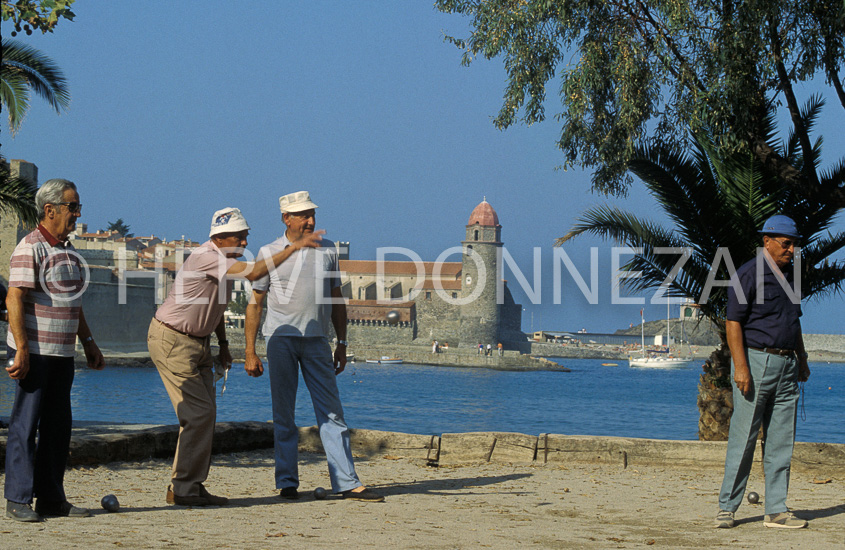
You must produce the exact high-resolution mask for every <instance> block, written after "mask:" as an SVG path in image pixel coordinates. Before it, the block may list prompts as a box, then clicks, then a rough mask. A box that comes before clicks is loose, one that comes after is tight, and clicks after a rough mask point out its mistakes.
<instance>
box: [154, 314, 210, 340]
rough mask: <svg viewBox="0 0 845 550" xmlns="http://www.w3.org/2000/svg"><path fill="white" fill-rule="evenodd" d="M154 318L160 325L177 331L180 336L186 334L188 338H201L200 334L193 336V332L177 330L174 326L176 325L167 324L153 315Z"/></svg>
mask: <svg viewBox="0 0 845 550" xmlns="http://www.w3.org/2000/svg"><path fill="white" fill-rule="evenodd" d="M154 319H155V320H156V321H158V322H159V323H161V324H162V325H164V326H166V327H167V328H169V329H170V330H172V331H173V332H178V333H179V334H181V335H182V336H187V337H188V338H196V339H198V340H202V337H201V336H194V335H193V334H188V333H187V332H182V331H181V330H179V329H178V328H176V327H174V326H172V325H168V324H167V323H165V322H164V321H162V320H161V319H159V318H158V317H154Z"/></svg>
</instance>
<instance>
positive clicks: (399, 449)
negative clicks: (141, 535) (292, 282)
mask: <svg viewBox="0 0 845 550" xmlns="http://www.w3.org/2000/svg"><path fill="white" fill-rule="evenodd" d="M141 428H142V429H133V427H132V426H122V425H102V426H101V427H99V428H98V426H96V425H95V426H88V427H86V428H81V429H80V428H75V429H74V436H73V438H72V440H71V450H70V459H69V463H70V464H72V465H90V464H99V463H106V462H116V461H127V460H143V459H148V458H168V457H171V456H173V451H174V449H175V447H176V438H177V436H178V432H179V427H178V426H176V425H172V426H155V427H141ZM350 433H351V441H352V452H353V453H354V454H355V455H356V456H370V457H372V456H389V457H395V458H407V459H416V460H423V461H426V462H427V463H428V464H431V465H439V466H458V465H463V464H479V463H500V464H516V463H530V464H538V465H542V464H566V463H570V462H588V463H604V464H618V465H619V466H620V467H621V468H627V467H628V466H639V465H661V464H665V465H671V466H684V467H686V468H690V469H695V468H722V467H723V466H724V462H725V450H726V442H710V441H670V440H660V439H637V438H625V437H592V436H578V435H560V434H540V435H536V436H534V435H526V434H520V433H508V432H476V433H453V434H449V433H447V434H443V435H440V436H437V435H418V434H405V433H396V432H383V431H377V430H350ZM272 446H273V426H272V424H271V423H269V422H221V423H218V424H217V429H216V431H215V437H214V453H216V454H220V453H234V452H242V451H249V450H253V449H264V448H271V447H272ZM5 448H6V434H5V430H3V432H2V434H0V461H4V460H5V456H6V453H5ZM299 450H300V451H303V452H314V453H322V452H323V447H322V443H321V442H320V435H319V431H318V429H317V427H316V426H310V427H303V428H300V429H299ZM761 459H762V456H761V452H760V447H759V446H758V448H757V452H756V454H755V457H754V462H755V464H756V465H757V467H760V466H761V464H762V462H761ZM2 465H3V464H2V463H0V466H2ZM792 468H793V469H795V470H801V471H813V472H816V471H817V472H819V473H820V474H823V475H837V476H841V475H845V445H841V444H830V443H800V442H799V443H796V444H795V452H794V455H793V460H792Z"/></svg>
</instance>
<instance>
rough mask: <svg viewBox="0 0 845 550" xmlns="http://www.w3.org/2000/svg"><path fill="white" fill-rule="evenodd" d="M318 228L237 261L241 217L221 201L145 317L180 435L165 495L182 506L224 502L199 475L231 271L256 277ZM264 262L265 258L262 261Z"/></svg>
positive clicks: (310, 243) (207, 460)
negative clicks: (205, 235)
mask: <svg viewBox="0 0 845 550" xmlns="http://www.w3.org/2000/svg"><path fill="white" fill-rule="evenodd" d="M322 233H323V232H320V233H315V234H313V235H311V236H306V237H304V238H302V239H300V240H299V241H297V242H296V243H293V244H292V246H291V247H289V248H288V249H286V250H283V251H280V252H279V253H278V254H275V255H274V256H272V258H270V260H269V262H264V261H261V262H256V263H252V262H240V261H237V260H236V258H238V257H240V256H242V255H243V251H244V249H245V248H246V246H247V235H248V234H249V225H247V223H246V220H245V219H244V217H243V215H242V214H241V211H240V210H238V209H237V208H224V209H222V210H218V211H217V212H215V213H214V216H213V217H212V219H211V231H210V233H209V240H208V241H206V242H205V243H204V244H203V245H202V246H200V247H199V248H197V249H196V250H195V251H194V252H192V253H191V255H190V256H188V259H187V260H186V261H185V263H184V264H183V265H182V268H181V269H180V270H179V272H178V273H177V274H176V280H175V281H174V283H173V288H172V289H171V291H170V294H169V295H168V296H167V299H166V300H165V301H164V303H163V304H162V305H161V307H160V308H159V309H158V311H157V312H156V314H155V317H153V320H152V321H151V322H150V330H149V334H148V336H147V345H148V347H149V350H150V357H151V358H152V360H153V362H154V363H155V365H156V368H157V369H158V372H159V375H160V376H161V380H162V382H164V387H165V389H166V390H167V394H168V395H169V396H170V401H171V402H172V403H173V408H174V410H175V411H176V417H177V418H178V419H179V440H178V442H177V443H176V456H175V457H174V459H173V472H172V476H171V484H170V486H169V487H168V488H167V496H166V501H167V502H168V503H169V504H178V505H183V506H208V505H223V504H226V503H227V502H228V499H227V498H225V497H221V496H215V495H212V494H211V493H209V492H208V491H207V490H206V488H205V486H204V485H203V483H204V482H205V480H206V478H208V470H209V467H210V465H211V444H212V439H213V437H214V424H215V421H216V416H217V403H216V400H215V393H214V385H213V384H214V369H213V363H212V357H211V350H210V344H211V342H210V338H211V333H212V332H213V333H215V335H216V336H217V342H218V344H219V345H220V360H221V362H222V363H223V364H224V365H225V367H226V368H229V366H230V365H231V362H232V356H231V354H230V353H229V342H228V341H227V340H226V327H225V325H224V323H223V313H224V312H225V311H226V306H227V304H228V303H229V301H230V299H231V290H232V289H231V283H230V281H229V279H235V278H240V279H247V280H249V281H254V280H256V279H259V278H262V277H264V276H265V275H267V273H268V270H269V268H271V267H273V266H275V265H278V264H281V263H282V262H283V261H285V260H286V259H287V258H288V257H289V256H290V255H291V254H293V253H294V252H295V251H296V250H299V249H301V248H305V247H311V248H314V247H317V246H319V243H320V240H321V238H322ZM268 264H269V265H268Z"/></svg>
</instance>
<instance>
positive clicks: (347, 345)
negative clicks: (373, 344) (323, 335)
mask: <svg viewBox="0 0 845 550" xmlns="http://www.w3.org/2000/svg"><path fill="white" fill-rule="evenodd" d="M341 344H343V345H344V346H346V347H349V342H347V341H346V340H338V341H337V345H338V346H339V345H341Z"/></svg>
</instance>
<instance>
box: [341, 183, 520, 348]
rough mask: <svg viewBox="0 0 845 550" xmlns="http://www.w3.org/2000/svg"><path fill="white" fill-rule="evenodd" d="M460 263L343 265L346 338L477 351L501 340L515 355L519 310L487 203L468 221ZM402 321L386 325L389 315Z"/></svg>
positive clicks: (498, 231)
mask: <svg viewBox="0 0 845 550" xmlns="http://www.w3.org/2000/svg"><path fill="white" fill-rule="evenodd" d="M461 249H462V254H461V261H460V262H442V263H440V264H437V263H436V262H421V263H415V262H413V261H404V262H403V261H384V262H381V264H379V262H376V261H360V260H349V259H343V258H345V256H344V255H341V258H342V259H341V261H340V270H341V272H343V276H342V277H341V282H342V285H343V286H342V290H343V295H344V297H346V298H347V299H348V316H349V321H348V325H349V326H348V339H349V341H350V343H351V344H352V345H354V344H355V343H361V344H388V343H395V344H410V343H414V344H425V345H430V344H431V342H432V341H433V340H437V341H438V342H440V343H441V344H448V345H449V346H459V347H463V348H474V347H477V346H478V344H483V345H485V346H486V345H487V344H492V345H493V347H496V345H497V343H499V342H501V343H502V344H503V345H504V347H505V348H506V349H518V347H519V344H520V343H522V342H524V341H525V335H524V334H523V333H522V329H521V326H520V325H521V322H522V306H521V305H520V304H517V303H515V302H514V299H513V296H512V295H511V292H510V290H509V289H508V285H507V282H506V281H504V280H503V279H502V263H501V250H502V226H501V225H500V224H499V216H498V215H497V214H496V211H495V210H494V209H493V207H492V206H491V205H490V203H488V202H487V200H486V199H485V200H483V201H482V202H481V203H480V204H479V205H478V206H476V207H475V208H474V209H473V211H472V213H471V214H470V216H469V221H468V223H467V225H466V231H465V234H464V240H463V241H462V242H461ZM393 310H395V311H398V312H399V315H400V322H399V323H398V325H395V326H393V325H389V324H388V323H387V321H386V318H387V313H388V312H390V311H393Z"/></svg>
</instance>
